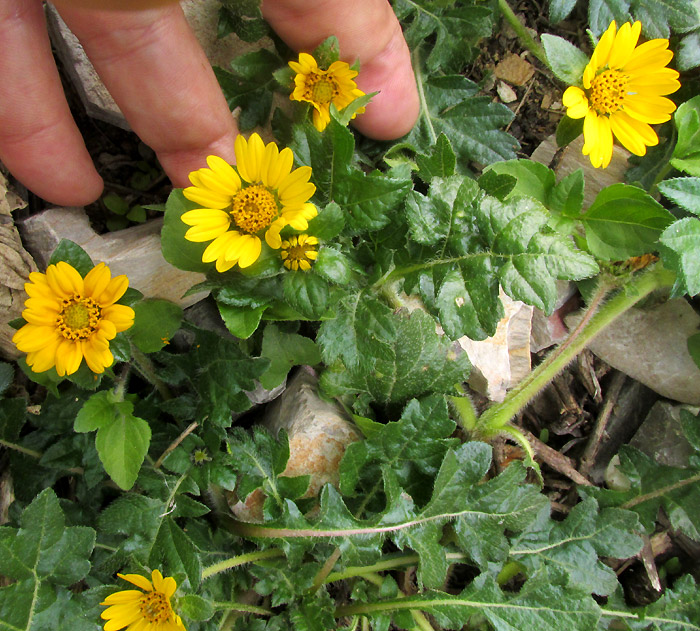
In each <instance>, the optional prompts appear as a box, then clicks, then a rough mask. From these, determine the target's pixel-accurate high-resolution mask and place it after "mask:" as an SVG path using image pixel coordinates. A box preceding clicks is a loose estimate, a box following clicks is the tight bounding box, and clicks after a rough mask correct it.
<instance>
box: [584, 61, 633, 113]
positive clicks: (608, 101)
mask: <svg viewBox="0 0 700 631" xmlns="http://www.w3.org/2000/svg"><path fill="white" fill-rule="evenodd" d="M628 82H629V77H628V76H627V75H626V74H623V73H622V72H620V71H619V70H604V71H603V72H601V73H600V74H599V75H598V76H597V77H595V78H594V79H593V81H591V95H590V101H591V107H592V108H593V109H594V110H595V111H596V112H598V114H612V113H613V112H617V111H618V110H619V109H620V108H621V106H622V103H623V101H624V100H625V95H626V94H627V83H628Z"/></svg>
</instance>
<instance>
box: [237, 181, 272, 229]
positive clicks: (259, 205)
mask: <svg viewBox="0 0 700 631" xmlns="http://www.w3.org/2000/svg"><path fill="white" fill-rule="evenodd" d="M278 214H279V210H278V207H277V202H276V201H275V197H274V195H273V194H272V193H271V192H270V191H269V190H268V189H267V187H265V186H263V185H262V184H254V185H253V186H248V187H246V188H244V189H242V190H240V191H238V193H236V195H235V197H234V198H233V206H232V208H231V215H232V216H233V221H234V222H235V224H236V226H238V228H240V229H241V230H242V231H243V232H247V233H248V234H255V233H257V232H260V230H262V229H263V228H267V226H269V225H270V224H271V223H272V221H273V220H274V219H275V218H276V217H277V215H278Z"/></svg>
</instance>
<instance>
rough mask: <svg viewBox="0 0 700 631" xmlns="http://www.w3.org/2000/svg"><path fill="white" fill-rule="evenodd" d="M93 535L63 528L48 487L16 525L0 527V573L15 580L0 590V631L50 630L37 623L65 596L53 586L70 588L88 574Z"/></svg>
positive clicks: (52, 492) (93, 533)
mask: <svg viewBox="0 0 700 631" xmlns="http://www.w3.org/2000/svg"><path fill="white" fill-rule="evenodd" d="M94 543H95V531H94V530H93V529H92V528H86V527H77V526H76V527H69V528H66V527H65V518H64V515H63V511H62V510H61V508H60V506H59V503H58V498H57V497H56V494H55V493H54V491H53V490H52V489H45V490H44V491H42V492H41V493H39V494H38V495H37V496H36V497H35V498H34V500H33V501H32V502H31V504H29V506H27V508H25V509H24V511H23V512H22V515H21V517H20V527H19V528H12V527H9V526H2V527H0V574H3V575H4V576H6V577H8V578H10V579H15V580H16V582H14V583H13V584H11V585H9V586H7V587H1V588H0V629H3V630H7V631H17V630H26V631H30V629H32V630H33V629H44V628H48V627H45V626H41V625H40V624H39V614H41V613H43V612H45V611H46V610H47V609H48V608H49V607H50V606H51V605H52V604H53V602H54V600H55V599H56V594H57V593H58V594H61V593H65V592H62V590H60V589H57V588H56V587H55V586H56V585H72V584H73V583H76V582H78V581H80V580H82V579H83V578H84V577H85V576H86V575H87V573H88V572H89V570H90V567H91V565H90V556H91V555H92V551H93V547H94Z"/></svg>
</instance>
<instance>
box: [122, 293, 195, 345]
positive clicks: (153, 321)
mask: <svg viewBox="0 0 700 631" xmlns="http://www.w3.org/2000/svg"><path fill="white" fill-rule="evenodd" d="M134 312H135V318H134V325H133V326H132V327H131V328H130V329H129V333H128V335H129V337H130V338H131V339H132V341H133V342H134V344H136V346H137V347H138V348H139V349H140V350H141V351H143V352H144V353H155V352H156V351H159V350H160V349H161V348H163V347H164V346H165V345H166V344H167V343H168V341H169V340H170V338H171V337H172V336H173V335H174V334H175V331H177V330H178V329H179V328H180V323H181V322H182V307H180V306H179V305H176V304H175V303H173V302H170V301H168V300H161V299H158V298H150V299H148V300H142V301H141V302H137V303H136V304H135V305H134Z"/></svg>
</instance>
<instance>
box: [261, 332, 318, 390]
mask: <svg viewBox="0 0 700 631" xmlns="http://www.w3.org/2000/svg"><path fill="white" fill-rule="evenodd" d="M261 356H262V357H267V358H268V359H269V360H270V367H269V368H268V369H267V371H265V372H264V373H263V374H262V375H261V376H260V383H261V384H262V386H263V387H264V388H267V389H268V390H272V389H273V388H275V387H276V386H278V385H280V384H281V383H282V382H283V381H284V379H285V377H286V376H287V373H288V372H289V370H290V368H291V367H292V366H298V365H302V364H306V365H310V366H313V365H315V364H318V363H320V362H321V354H320V351H319V350H318V347H317V346H316V344H315V343H314V341H313V340H310V339H309V338H308V337H304V336H302V335H298V334H297V333H285V332H284V331H282V330H280V328H279V327H277V326H275V325H274V324H268V325H267V326H266V327H265V331H264V333H263V342H262V351H261Z"/></svg>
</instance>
